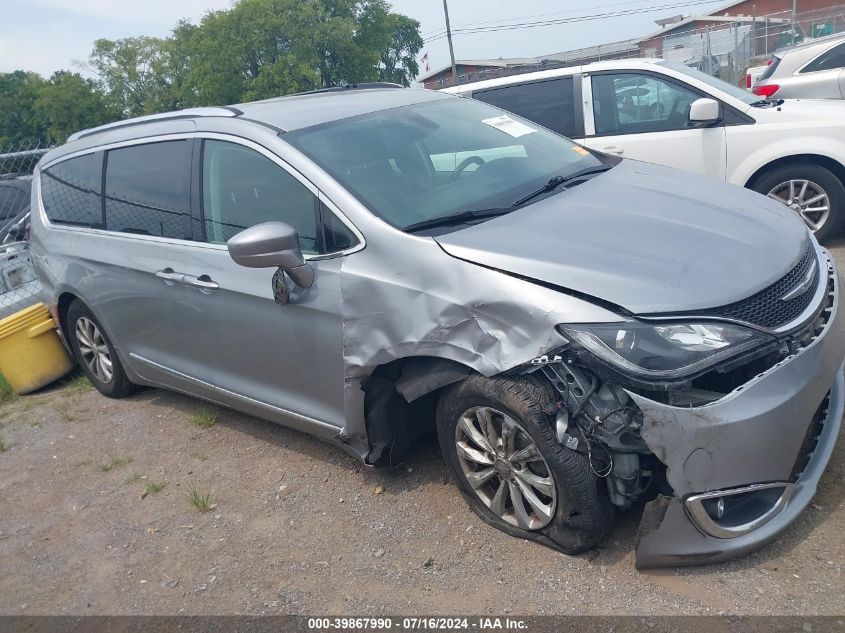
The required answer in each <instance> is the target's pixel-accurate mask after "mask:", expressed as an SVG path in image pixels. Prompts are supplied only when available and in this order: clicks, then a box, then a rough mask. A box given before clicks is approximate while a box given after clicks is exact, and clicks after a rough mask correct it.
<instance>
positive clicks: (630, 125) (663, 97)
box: [592, 73, 699, 134]
mask: <svg viewBox="0 0 845 633" xmlns="http://www.w3.org/2000/svg"><path fill="white" fill-rule="evenodd" d="M592 83H593V114H594V115H595V121H596V134H636V133H639V132H666V131H669V130H682V129H685V128H686V127H688V125H689V120H688V114H689V108H690V104H691V103H692V102H693V101H695V100H696V99H698V98H699V95H698V94H697V93H695V92H693V91H692V90H690V89H687V88H684V87H683V86H681V85H680V84H676V83H674V82H671V81H666V80H664V79H661V78H659V77H655V76H653V75H639V74H633V73H631V74H628V73H626V74H619V75H593V79H592Z"/></svg>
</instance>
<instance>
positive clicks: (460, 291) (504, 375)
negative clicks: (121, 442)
mask: <svg viewBox="0 0 845 633" xmlns="http://www.w3.org/2000/svg"><path fill="white" fill-rule="evenodd" d="M580 98H581V97H580V96H579V99H580ZM549 106H550V107H557V104H555V103H550V104H549ZM611 106H612V107H613V108H614V109H615V107H616V105H615V104H614V103H611ZM724 107H725V114H726V116H727V108H728V107H730V106H729V105H725V106H724ZM706 109H712V105H708V104H706V103H705V104H704V106H703V107H702V108H697V109H696V112H698V111H699V110H706ZM708 116H714V115H713V114H712V113H710V114H709V115H708ZM784 116H787V115H786V114H785V115H784ZM33 187H34V191H36V192H37V193H38V195H37V196H36V200H37V204H36V205H34V213H33V217H32V254H33V261H34V263H35V266H36V268H37V270H38V273H39V276H40V278H41V279H42V282H43V284H44V287H45V295H46V297H47V301H48V303H49V305H50V307H51V310H52V312H53V314H54V316H55V318H56V320H57V322H58V323H59V324H60V328H61V331H62V333H63V335H64V337H65V339H66V340H67V341H68V343H69V344H70V346H71V347H72V350H73V353H74V354H75V356H76V358H77V359H78V360H79V362H80V364H81V366H82V367H83V368H84V370H85V372H86V374H87V375H88V377H89V378H90V379H91V381H92V382H93V384H94V385H95V386H96V388H97V389H99V390H100V391H101V392H102V393H103V394H105V395H106V396H110V397H122V396H125V395H127V394H129V393H130V392H131V391H132V390H133V388H134V387H135V386H136V385H150V386H158V387H163V388H167V389H173V390H176V391H180V392H183V393H187V394H191V395H194V396H196V397H199V398H203V399H206V400H210V401H212V402H215V403H218V404H220V405H224V406H228V407H232V408H234V409H237V410H240V411H244V412H246V413H250V414H254V415H256V416H259V417H262V418H266V419H268V420H273V421H276V422H280V423H283V424H287V425H289V426H291V427H293V428H296V429H301V430H303V431H307V432H308V433H312V434H314V435H316V436H318V437H321V438H323V439H325V440H327V441H329V442H331V443H333V444H336V445H338V446H340V447H342V448H343V449H345V450H347V451H349V452H350V453H352V454H354V455H356V456H357V457H359V458H361V459H362V460H364V461H365V462H366V463H367V464H370V465H373V466H389V465H392V464H398V463H401V462H402V461H403V460H404V459H405V456H406V455H407V454H408V451H409V450H410V449H411V447H412V446H413V445H414V442H415V439H416V438H417V437H418V436H419V434H420V433H423V432H424V431H425V430H427V429H431V428H432V427H434V428H436V432H437V436H438V438H439V442H440V447H441V449H442V452H443V457H444V460H445V462H446V465H447V467H448V468H449V470H450V471H451V473H452V475H453V477H454V479H455V481H456V482H457V485H458V488H459V489H460V491H461V493H462V494H463V496H464V498H465V499H466V501H467V502H468V503H469V505H470V507H471V508H472V509H473V511H475V512H476V513H477V514H478V516H480V517H481V518H482V519H483V520H485V521H487V522H488V523H489V524H491V525H493V526H495V527H497V528H499V529H501V530H503V531H505V532H507V533H508V534H512V535H514V536H518V537H521V538H526V539H531V540H534V541H538V542H540V543H543V544H545V545H548V546H551V547H554V548H556V549H558V550H560V551H562V552H566V553H569V554H575V553H578V552H582V551H584V550H586V549H589V548H591V547H593V546H594V545H595V544H596V543H597V542H598V541H599V540H600V539H601V538H602V537H603V535H605V534H606V533H607V532H608V530H609V529H610V527H611V523H612V517H613V514H614V511H616V510H624V509H628V508H630V507H631V506H632V504H633V503H634V502H635V501H636V500H637V499H642V498H644V499H646V500H650V501H649V503H648V504H647V505H646V506H645V507H646V509H645V514H644V517H643V523H642V527H641V530H640V536H639V540H638V550H637V564H638V565H639V566H640V567H650V566H658V565H682V564H701V563H706V562H713V561H719V560H725V559H728V558H732V557H735V556H737V555H740V554H742V553H745V552H748V551H750V550H753V549H755V548H757V547H759V546H761V545H762V544H763V543H765V542H767V541H769V540H771V539H772V538H774V537H775V536H776V535H778V534H779V533H781V532H782V531H783V530H784V529H786V527H787V526H788V525H789V524H790V523H792V522H793V521H794V520H795V519H796V518H797V516H798V515H799V513H800V512H801V511H802V510H803V509H804V508H805V507H806V506H807V505H808V504H809V503H810V500H811V498H812V497H813V495H814V493H815V490H816V486H817V483H818V480H819V478H820V477H821V474H822V472H823V471H824V469H825V467H826V465H827V462H828V460H829V458H830V455H831V452H832V450H833V447H834V443H835V441H836V436H837V433H838V431H839V427H840V421H841V418H842V413H843V389H844V388H845V386H844V385H845V379H843V370H842V361H843V356H845V323H843V312H842V310H840V306H839V289H840V286H839V283H840V282H839V277H838V273H837V272H836V269H835V266H834V263H833V260H832V258H831V256H830V254H829V253H828V252H827V251H826V250H824V249H823V248H821V247H820V246H819V245H818V242H817V241H816V239H815V238H814V237H813V236H812V235H811V233H810V232H809V231H808V230H807V228H806V227H805V226H804V224H803V223H802V222H801V221H800V220H799V219H798V217H797V216H796V215H795V214H793V213H792V212H791V211H789V210H788V209H787V208H786V207H784V206H783V205H781V204H779V203H776V202H774V201H773V200H770V199H767V198H766V197H764V196H760V195H758V194H756V193H753V192H750V191H745V190H742V189H740V188H737V187H733V186H728V185H725V184H721V183H718V182H716V181H714V180H712V179H709V178H703V177H699V176H695V175H692V174H684V173H681V172H678V171H676V170H674V169H670V168H667V167H662V166H658V165H652V164H648V163H643V162H639V161H634V160H622V159H620V158H619V157H616V156H610V155H607V154H602V153H599V152H594V151H591V150H589V149H586V148H585V147H583V146H582V145H579V144H577V143H574V142H572V141H570V140H569V139H567V138H565V137H563V136H560V135H558V134H556V133H554V132H552V131H549V130H546V129H544V128H542V127H540V126H538V125H536V124H534V123H531V122H530V121H528V120H525V119H521V118H519V117H517V116H512V115H509V114H508V113H506V112H505V111H503V110H500V109H498V108H495V107H493V106H490V105H488V104H485V103H482V102H481V101H476V100H471V99H459V98H456V97H454V96H451V95H447V94H443V93H438V92H432V91H426V90H408V89H401V88H400V87H398V86H396V87H367V86H358V87H357V88H350V89H343V90H336V91H334V90H330V91H320V92H317V93H311V94H302V95H296V96H290V97H285V98H278V99H271V100H267V101H262V102H257V103H250V104H241V105H237V106H233V107H229V108H201V109H197V110H186V111H182V112H178V113H173V114H170V115H157V116H153V117H149V118H142V119H136V120H131V121H128V122H123V123H120V124H118V125H114V126H105V127H103V128H97V129H93V130H89V131H86V132H82V133H79V134H76V135H73V136H72V137H71V140H70V142H68V143H67V145H65V146H63V147H60V148H58V149H55V150H53V151H51V152H50V153H49V154H48V155H47V156H45V157H44V159H43V161H42V162H41V163H40V165H39V167H38V169H37V170H36V174H35V178H34V184H33Z"/></svg>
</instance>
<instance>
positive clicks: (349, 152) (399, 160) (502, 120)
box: [284, 97, 603, 228]
mask: <svg viewBox="0 0 845 633" xmlns="http://www.w3.org/2000/svg"><path fill="white" fill-rule="evenodd" d="M284 138H285V140H287V141H288V142H290V143H291V144H292V145H294V146H295V147H297V148H298V149H299V150H301V151H302V152H304V153H305V154H307V155H308V156H310V157H311V158H312V159H313V160H314V161H315V162H316V163H318V164H319V165H320V166H321V167H322V168H323V169H325V170H326V171H328V172H329V173H330V174H331V175H332V176H333V177H334V178H335V179H336V180H337V181H338V182H340V183H341V184H342V185H343V186H344V187H346V189H347V190H349V192H350V193H352V194H353V195H354V196H356V197H357V198H358V199H359V200H361V202H363V203H364V204H365V205H366V206H367V207H368V208H369V209H370V210H371V211H372V212H373V213H375V214H376V215H378V216H379V217H381V218H382V219H384V220H385V221H387V222H388V223H390V224H391V225H393V226H395V227H399V228H403V227H410V226H411V225H414V224H417V223H419V222H424V221H427V220H433V219H435V218H443V217H446V216H452V215H455V214H459V213H464V212H470V211H482V210H489V209H496V208H506V209H508V210H510V207H512V205H513V204H514V203H515V202H516V201H518V200H519V199H520V198H522V197H524V196H525V195H526V194H528V193H530V192H532V191H534V190H536V189H537V188H538V187H540V186H542V185H544V184H545V183H547V182H548V181H549V179H550V178H553V177H556V176H562V177H564V178H565V177H566V176H567V175H568V174H574V173H576V172H579V171H580V170H583V169H589V168H592V167H600V166H602V164H603V163H602V161H600V160H599V159H598V158H596V157H595V156H593V155H592V154H591V153H590V152H588V151H587V150H585V149H584V148H583V147H581V146H580V145H577V144H575V143H573V142H572V141H570V140H569V139H567V138H565V137H563V136H560V135H558V134H556V133H554V132H551V131H549V130H546V129H545V128H542V127H539V126H537V125H536V124H534V123H531V122H529V121H526V120H525V119H521V118H519V117H518V116H516V115H513V114H509V113H506V112H504V111H503V110H499V109H498V108H495V107H493V106H489V105H487V104H485V103H482V102H479V101H475V100H472V99H464V98H458V97H450V98H445V99H442V100H438V101H433V102H431V101H430V102H426V103H420V104H415V105H409V106H403V107H399V108H393V109H389V110H381V111H378V112H372V113H369V114H365V115H361V116H356V117H351V118H348V119H341V120H339V121H334V122H331V123H327V124H322V125H317V126H314V127H311V128H305V129H302V130H297V131H294V132H288V133H286V134H285V135H284ZM558 191H560V189H558ZM536 199H537V198H534V199H532V201H534V200H536ZM513 208H516V207H513Z"/></svg>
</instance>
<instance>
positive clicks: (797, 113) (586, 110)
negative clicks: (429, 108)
mask: <svg viewBox="0 0 845 633" xmlns="http://www.w3.org/2000/svg"><path fill="white" fill-rule="evenodd" d="M446 91H447V92H453V93H457V94H461V95H464V96H469V97H472V98H474V99H479V100H481V101H485V102H487V103H490V104H492V105H496V106H499V107H501V108H503V109H505V110H509V111H511V112H513V113H515V114H518V115H520V116H522V117H525V118H526V119H530V120H531V121H533V122H535V123H538V124H540V125H543V126H545V127H547V128H549V129H552V130H554V131H556V132H559V133H561V134H563V135H565V136H568V137H569V138H572V139H574V140H577V141H579V142H581V143H583V144H584V145H587V146H588V147H591V148H593V149H596V150H599V151H602V152H606V153H609V154H616V155H622V156H624V157H626V158H634V159H638V160H643V161H648V162H652V163H660V164H663V165H669V166H671V167H678V168H680V169H686V170H688V171H693V172H697V173H700V174H704V175H708V176H713V177H715V178H719V179H721V180H726V181H728V182H730V183H733V184H736V185H740V186H743V187H748V188H750V189H754V190H755V191H758V192H760V193H762V194H765V195H768V196H770V197H772V198H774V199H776V200H779V201H780V202H783V203H784V204H786V205H788V206H789V207H790V208H792V209H793V210H795V212H796V213H798V214H800V216H801V217H802V218H803V219H804V221H805V222H806V223H807V225H808V226H809V227H810V228H811V229H812V230H813V231H814V232H815V233H816V237H818V239H819V240H825V239H827V238H829V237H830V236H832V235H834V234H835V233H837V231H838V230H839V228H840V227H841V225H842V222H843V219H845V187H843V182H845V103H843V102H840V101H808V100H782V99H780V100H771V99H762V98H761V97H759V96H756V95H753V94H750V93H748V92H746V91H744V90H742V89H740V88H738V87H735V86H732V85H730V84H728V83H726V82H724V81H721V80H720V79H716V78H714V77H711V76H709V75H706V74H704V73H702V72H699V71H697V70H693V69H691V68H688V67H686V66H683V65H681V64H675V63H672V62H668V61H664V60H659V59H630V60H613V61H607V62H598V63H595V64H589V65H586V66H576V67H571V68H559V69H555V70H545V71H540V72H536V73H529V74H524V75H516V76H512V77H503V78H500V79H491V80H488V81H481V82H477V83H473V84H467V85H464V86H458V87H456V88H449V89H447V90H446Z"/></svg>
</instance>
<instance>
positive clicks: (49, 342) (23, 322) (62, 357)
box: [0, 303, 73, 394]
mask: <svg viewBox="0 0 845 633" xmlns="http://www.w3.org/2000/svg"><path fill="white" fill-rule="evenodd" d="M71 369H73V363H71V360H70V358H69V357H68V354H67V351H66V350H65V347H64V345H62V342H61V341H60V340H59V335H58V334H57V333H56V323H55V321H53V317H52V316H50V312H49V310H47V307H46V306H45V305H44V304H43V303H39V304H36V305H34V306H30V307H29V308H26V309H25V310H21V311H20V312H18V313H16V314H13V315H12V316H10V317H6V318H5V319H3V320H2V321H0V373H2V374H3V375H4V376H5V377H6V380H7V381H8V382H9V384H10V385H11V386H12V389H14V390H15V393H18V394H23V393H29V392H30V391H35V390H36V389H40V388H41V387H44V386H45V385H48V384H50V383H51V382H53V381H54V380H58V379H59V378H61V377H62V376H66V375H67V374H68V373H69V372H70V370H71Z"/></svg>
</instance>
